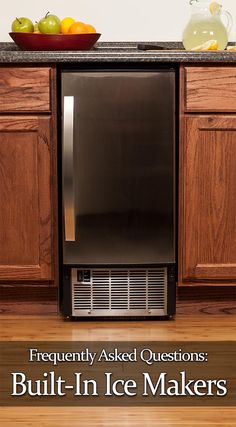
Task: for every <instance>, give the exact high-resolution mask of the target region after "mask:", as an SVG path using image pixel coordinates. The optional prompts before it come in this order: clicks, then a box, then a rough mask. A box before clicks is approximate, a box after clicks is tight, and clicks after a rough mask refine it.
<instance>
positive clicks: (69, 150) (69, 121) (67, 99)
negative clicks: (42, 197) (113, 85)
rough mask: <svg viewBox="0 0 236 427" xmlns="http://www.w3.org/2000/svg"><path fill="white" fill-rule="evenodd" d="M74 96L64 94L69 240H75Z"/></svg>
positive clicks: (64, 198) (67, 237)
mask: <svg viewBox="0 0 236 427" xmlns="http://www.w3.org/2000/svg"><path fill="white" fill-rule="evenodd" d="M74 190H75V189H74V96H64V103H63V204H64V227H65V228H64V230H65V240H66V241H67V242H74V241H75V228H76V220H75V192H74Z"/></svg>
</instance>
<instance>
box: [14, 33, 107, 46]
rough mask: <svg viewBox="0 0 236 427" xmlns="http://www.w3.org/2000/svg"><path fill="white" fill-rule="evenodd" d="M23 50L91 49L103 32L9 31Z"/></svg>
mask: <svg viewBox="0 0 236 427" xmlns="http://www.w3.org/2000/svg"><path fill="white" fill-rule="evenodd" d="M9 35H10V36H11V38H12V39H13V40H14V42H15V43H16V44H17V46H19V47H20V48H21V49H23V50H90V49H92V47H93V46H94V45H95V43H96V41H97V40H98V39H99V37H100V36H101V34H99V33H89V34H39V33H9Z"/></svg>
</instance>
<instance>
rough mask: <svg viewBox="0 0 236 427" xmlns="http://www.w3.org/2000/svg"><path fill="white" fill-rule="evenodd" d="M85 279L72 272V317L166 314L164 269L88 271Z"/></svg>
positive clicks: (78, 271) (165, 271)
mask: <svg viewBox="0 0 236 427" xmlns="http://www.w3.org/2000/svg"><path fill="white" fill-rule="evenodd" d="M78 273H79V274H78ZM86 275H87V276H86V279H84V274H83V270H78V269H72V275H71V278H72V311H73V315H74V316H91V315H92V316H117V315H118V316H132V315H133V316H164V315H166V314H167V268H155V269H139V268H137V269H134V268H133V269H91V270H89V279H88V270H86Z"/></svg>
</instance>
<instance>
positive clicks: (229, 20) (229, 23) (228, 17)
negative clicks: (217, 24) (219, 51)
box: [221, 10, 233, 35]
mask: <svg viewBox="0 0 236 427" xmlns="http://www.w3.org/2000/svg"><path fill="white" fill-rule="evenodd" d="M221 15H224V16H225V17H226V31H227V33H228V35H229V34H230V31H231V29H232V26H233V18H232V15H231V13H230V12H228V11H227V10H223V11H222V12H221Z"/></svg>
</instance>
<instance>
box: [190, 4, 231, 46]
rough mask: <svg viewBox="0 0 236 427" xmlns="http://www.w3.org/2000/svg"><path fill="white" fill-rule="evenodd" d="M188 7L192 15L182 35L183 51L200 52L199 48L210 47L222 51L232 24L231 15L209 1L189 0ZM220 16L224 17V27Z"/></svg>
mask: <svg viewBox="0 0 236 427" xmlns="http://www.w3.org/2000/svg"><path fill="white" fill-rule="evenodd" d="M190 5H191V8H192V14H191V18H190V21H189V23H188V25H187V27H186V28H185V30H184V33H183V45H184V47H185V49H187V50H194V49H196V48H197V49H196V50H201V47H203V48H204V46H206V47H207V46H212V49H215V50H224V49H225V48H226V46H227V44H228V34H229V32H230V30H231V27H232V23H233V19H232V16H231V14H230V13H229V12H228V11H223V10H222V6H221V5H220V4H218V3H217V2H212V1H209V0H190ZM222 16H225V22H226V25H224V24H223V22H222V20H221V17H222ZM198 48H200V49H198ZM203 50H204V49H203Z"/></svg>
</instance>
